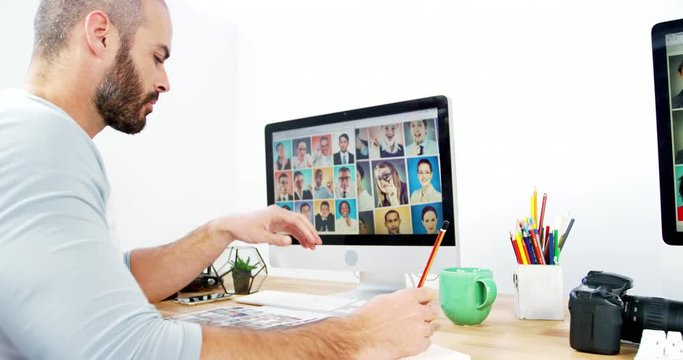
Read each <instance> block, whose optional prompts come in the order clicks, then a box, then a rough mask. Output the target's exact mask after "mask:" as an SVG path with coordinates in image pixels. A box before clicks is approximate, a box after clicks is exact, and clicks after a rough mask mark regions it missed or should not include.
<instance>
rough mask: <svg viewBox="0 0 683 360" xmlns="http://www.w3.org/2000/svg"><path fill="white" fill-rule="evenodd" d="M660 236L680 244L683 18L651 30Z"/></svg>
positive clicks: (682, 236)
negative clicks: (660, 219)
mask: <svg viewBox="0 0 683 360" xmlns="http://www.w3.org/2000/svg"><path fill="white" fill-rule="evenodd" d="M652 54H653V65H654V79H655V101H656V109H657V137H658V146H659V181H660V197H661V213H662V234H663V238H664V241H665V242H666V243H667V244H670V245H683V19H680V20H674V21H668V22H663V23H659V24H657V25H655V26H654V27H653V28H652Z"/></svg>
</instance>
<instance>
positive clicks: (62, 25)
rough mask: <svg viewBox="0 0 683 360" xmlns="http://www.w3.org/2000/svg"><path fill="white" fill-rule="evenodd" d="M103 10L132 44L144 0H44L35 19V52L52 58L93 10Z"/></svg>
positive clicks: (123, 38)
mask: <svg viewBox="0 0 683 360" xmlns="http://www.w3.org/2000/svg"><path fill="white" fill-rule="evenodd" d="M94 10H102V11H104V12H105V13H106V14H107V16H109V20H110V21H111V23H112V24H113V25H114V26H115V27H116V29H117V30H118V32H119V35H120V36H121V47H122V48H129V47H130V46H131V44H132V39H133V35H135V32H136V31H137V30H138V28H139V27H140V24H142V23H143V21H144V17H143V12H142V1H141V0H42V1H41V2H40V6H39V7H38V11H37V12H36V16H35V18H34V20H33V30H34V32H35V37H34V44H33V53H34V55H37V56H40V57H41V58H43V59H44V60H46V61H48V62H50V61H52V60H54V59H55V58H56V57H57V56H58V55H59V53H60V52H61V51H62V50H63V49H64V47H65V46H66V43H67V41H68V40H69V36H70V34H71V30H73V28H74V26H76V24H77V23H78V22H79V21H80V20H81V19H82V18H83V17H84V16H85V15H86V14H88V13H89V12H91V11H94Z"/></svg>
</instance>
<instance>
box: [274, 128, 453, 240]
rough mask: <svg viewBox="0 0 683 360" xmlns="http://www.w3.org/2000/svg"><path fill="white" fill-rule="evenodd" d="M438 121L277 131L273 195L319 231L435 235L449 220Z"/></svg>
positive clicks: (281, 203) (329, 232) (277, 201)
mask: <svg viewBox="0 0 683 360" xmlns="http://www.w3.org/2000/svg"><path fill="white" fill-rule="evenodd" d="M437 124H438V122H437V121H436V119H435V118H427V119H419V120H405V121H401V120H397V119H394V120H393V121H392V122H391V123H384V122H382V123H381V124H380V125H374V124H373V125H372V126H365V127H348V128H341V127H339V125H337V126H336V127H334V131H328V132H325V131H321V132H320V133H315V134H310V131H308V132H307V131H301V133H305V134H307V136H288V137H287V138H279V137H275V136H274V139H276V140H274V141H273V144H272V146H273V162H274V164H273V180H274V184H275V198H274V199H272V200H273V201H274V202H275V203H276V204H277V205H278V206H280V207H282V208H285V209H287V210H291V211H295V212H298V213H301V214H303V215H305V216H306V217H307V218H308V220H309V221H310V222H311V223H312V224H313V225H314V226H315V228H316V230H317V231H318V232H319V233H320V234H340V235H341V234H436V233H437V232H438V230H439V226H440V224H441V222H442V221H443V206H442V195H441V194H442V184H441V172H440V165H439V164H440V162H439V146H438V142H437V131H438V129H437ZM327 129H332V127H331V126H330V127H328V128H327ZM302 130H305V129H302ZM288 134H290V135H291V134H292V132H291V131H290V132H288Z"/></svg>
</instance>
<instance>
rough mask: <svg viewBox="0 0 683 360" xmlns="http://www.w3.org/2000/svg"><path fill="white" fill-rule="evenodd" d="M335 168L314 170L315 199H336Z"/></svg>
mask: <svg viewBox="0 0 683 360" xmlns="http://www.w3.org/2000/svg"><path fill="white" fill-rule="evenodd" d="M333 178H334V174H333V168H331V167H325V168H313V198H314V199H330V198H333V197H334V180H333Z"/></svg>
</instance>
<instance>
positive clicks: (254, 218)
mask: <svg viewBox="0 0 683 360" xmlns="http://www.w3.org/2000/svg"><path fill="white" fill-rule="evenodd" d="M210 227H211V228H212V229H214V230H215V231H216V232H217V234H218V236H221V237H222V238H224V239H225V240H226V241H227V242H228V243H229V242H231V241H233V240H242V241H244V242H248V243H251V244H257V243H268V244H273V245H279V246H286V245H290V244H291V243H292V238H291V237H290V236H289V235H283V234H279V233H287V234H291V235H293V236H294V237H296V238H297V239H298V240H299V242H301V246H303V247H304V248H307V249H312V250H313V249H315V246H316V245H320V244H322V240H320V236H318V233H317V232H316V231H315V228H314V227H313V224H311V222H310V221H309V220H308V219H307V218H306V217H305V216H303V215H301V214H297V213H294V212H291V211H288V210H285V209H282V208H280V207H278V206H276V205H271V206H269V207H267V208H266V209H263V210H259V211H256V212H253V213H248V214H242V215H230V216H226V217H222V218H219V219H216V220H214V221H212V222H211V223H210Z"/></svg>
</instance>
